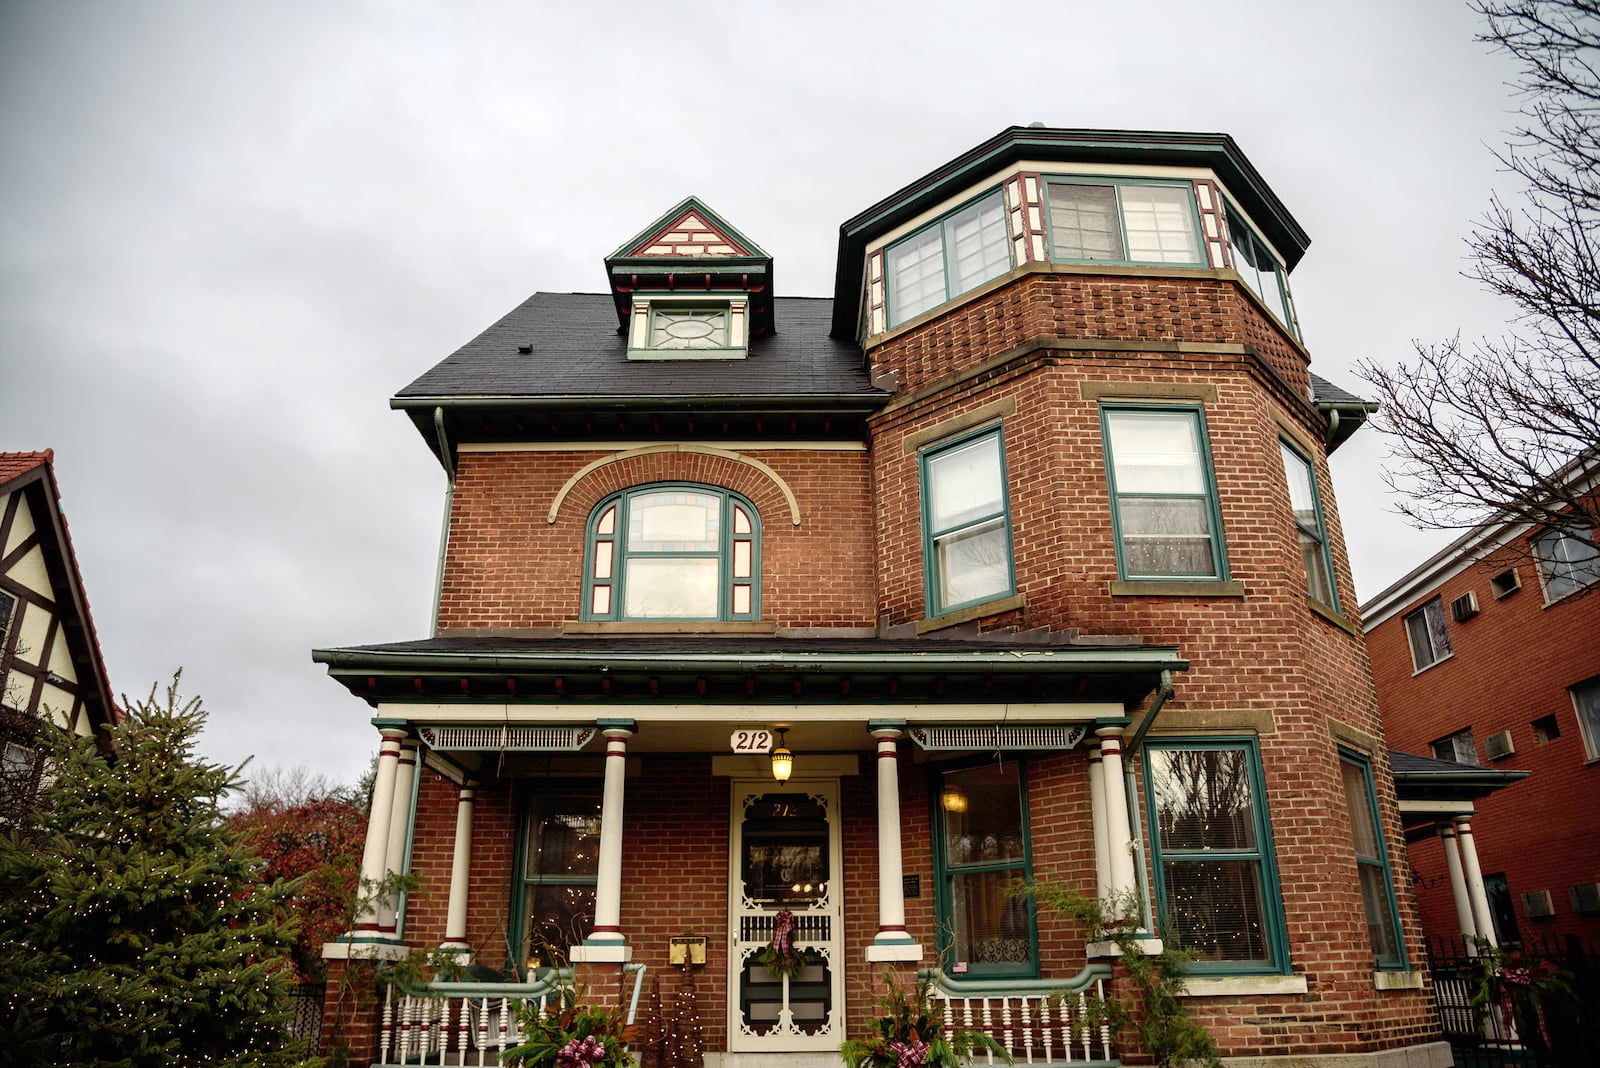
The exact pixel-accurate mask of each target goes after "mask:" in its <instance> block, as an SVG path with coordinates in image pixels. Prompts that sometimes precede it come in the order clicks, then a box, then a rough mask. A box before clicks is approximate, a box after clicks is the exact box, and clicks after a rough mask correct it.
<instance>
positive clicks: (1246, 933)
mask: <svg viewBox="0 0 1600 1068" xmlns="http://www.w3.org/2000/svg"><path fill="white" fill-rule="evenodd" d="M1144 752H1145V769H1146V770H1145V789H1146V791H1147V796H1146V799H1145V803H1146V805H1147V806H1148V808H1149V810H1150V811H1151V812H1152V813H1153V815H1152V817H1151V821H1150V822H1151V828H1150V830H1151V843H1152V846H1153V847H1154V858H1153V859H1154V862H1155V870H1156V902H1157V905H1158V907H1159V910H1160V912H1161V914H1163V915H1165V916H1167V917H1169V918H1170V922H1171V924H1172V927H1173V934H1174V935H1175V936H1176V937H1177V939H1178V941H1179V944H1180V945H1181V946H1182V948H1183V949H1184V950H1186V951H1187V952H1189V953H1191V954H1193V955H1194V968H1195V971H1197V972H1205V971H1213V972H1215V971H1228V972H1245V971H1254V972H1277V971H1286V970H1287V964H1288V960H1287V958H1288V951H1287V949H1286V947H1285V944H1284V938H1283V916H1282V905H1281V903H1280V901H1279V899H1278V893H1277V878H1276V874H1275V872H1274V871H1273V870H1272V869H1273V858H1272V848H1271V838H1270V835H1269V832H1268V828H1267V817H1266V811H1265V805H1264V803H1263V801H1262V793H1261V758H1260V754H1259V752H1258V751H1257V750H1256V746H1255V742H1254V740H1241V741H1215V742H1179V741H1166V740H1163V741H1161V742H1159V743H1149V744H1147V745H1146V746H1145V751H1144Z"/></svg>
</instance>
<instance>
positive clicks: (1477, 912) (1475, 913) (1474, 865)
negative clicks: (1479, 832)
mask: <svg viewBox="0 0 1600 1068" xmlns="http://www.w3.org/2000/svg"><path fill="white" fill-rule="evenodd" d="M1456 839H1457V841H1459V842H1460V843H1461V867H1462V873H1463V874H1464V875H1465V876H1466V882H1467V900H1468V901H1470V902H1471V903H1472V923H1473V925H1474V926H1475V927H1477V928H1478V938H1479V939H1480V940H1481V941H1484V942H1487V943H1489V944H1490V945H1491V946H1497V945H1499V944H1500V943H1499V942H1497V941H1496V940H1495V937H1494V917H1492V916H1490V915H1489V894H1488V892H1487V891H1485V890H1484V888H1483V871H1482V869H1480V868H1479V867H1478V844H1477V842H1475V841H1474V840H1473V837H1472V821H1471V820H1469V819H1467V818H1466V817H1465V816H1457V817H1456Z"/></svg>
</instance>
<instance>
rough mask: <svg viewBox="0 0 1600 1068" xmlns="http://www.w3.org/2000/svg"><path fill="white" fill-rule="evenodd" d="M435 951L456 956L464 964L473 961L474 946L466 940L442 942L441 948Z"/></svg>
mask: <svg viewBox="0 0 1600 1068" xmlns="http://www.w3.org/2000/svg"><path fill="white" fill-rule="evenodd" d="M434 952H435V953H441V954H444V955H446V956H450V957H455V958H456V959H457V960H458V961H460V962H461V963H462V964H471V963H472V947H471V946H469V945H467V944H466V943H465V942H440V943H439V948H438V949H436V950H434Z"/></svg>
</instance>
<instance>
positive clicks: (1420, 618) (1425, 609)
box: [1406, 597, 1454, 671]
mask: <svg viewBox="0 0 1600 1068" xmlns="http://www.w3.org/2000/svg"><path fill="white" fill-rule="evenodd" d="M1406 638H1407V639H1408V640H1409V641H1410V642H1411V664H1412V666H1413V667H1414V668H1416V669H1417V670H1418V671H1421V670H1422V669H1423V668H1428V667H1432V666H1433V665H1435V664H1437V663H1438V662H1439V661H1441V660H1448V659H1449V658H1450V657H1451V656H1453V655H1454V653H1453V651H1452V650H1451V648H1450V624H1449V623H1448V622H1446V620H1445V617H1444V600H1443V599H1442V598H1439V597H1435V598H1433V600H1431V601H1429V602H1428V603H1427V604H1425V605H1423V606H1422V607H1421V608H1419V609H1417V610H1416V611H1415V612H1412V613H1410V614H1409V615H1407V616H1406Z"/></svg>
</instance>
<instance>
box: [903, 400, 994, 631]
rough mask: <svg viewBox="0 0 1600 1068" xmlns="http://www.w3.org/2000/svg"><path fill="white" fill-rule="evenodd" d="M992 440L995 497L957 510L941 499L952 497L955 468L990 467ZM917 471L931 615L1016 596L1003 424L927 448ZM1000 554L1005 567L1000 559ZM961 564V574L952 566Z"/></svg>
mask: <svg viewBox="0 0 1600 1068" xmlns="http://www.w3.org/2000/svg"><path fill="white" fill-rule="evenodd" d="M991 442H992V457H993V465H994V466H993V468H992V470H990V471H989V474H990V475H992V476H993V481H994V494H995V495H994V497H993V498H992V499H991V500H987V501H984V502H982V503H980V504H978V505H975V506H972V507H969V508H964V509H961V510H960V511H953V510H952V509H951V508H949V507H948V505H947V502H944V501H942V500H941V498H942V497H946V496H949V495H950V493H951V490H950V489H945V488H943V487H945V486H946V485H947V484H948V485H950V486H951V487H953V486H954V484H955V483H956V481H957V479H958V478H959V477H960V475H961V473H962V472H961V471H960V469H959V467H958V466H957V465H959V464H960V463H961V462H962V460H963V459H965V460H966V461H967V462H968V464H969V467H968V473H969V475H970V474H971V473H972V472H974V471H976V470H977V469H978V467H979V465H980V464H981V465H982V466H983V467H988V466H989V465H988V462H987V460H988V456H989V454H990V453H991V448H990V443H991ZM947 466H948V468H949V474H948V475H946V474H945V469H946V467H947ZM917 467H918V473H919V481H920V485H921V488H922V560H923V594H924V602H923V603H924V604H925V605H926V615H927V617H928V618H933V617H934V616H941V615H946V614H948V613H950V612H954V611H958V610H960V609H963V608H967V607H971V606H973V605H980V604H984V603H987V602H989V601H996V600H1000V599H1002V598H1005V597H1009V596H1011V595H1012V594H1014V593H1016V592H1017V576H1016V564H1015V558H1014V555H1013V548H1012V541H1011V493H1010V487H1009V481H1010V480H1009V479H1008V478H1007V477H1006V446H1005V434H1004V428H1003V427H1002V426H1001V425H1000V424H994V425H991V426H986V427H982V428H980V429H978V430H975V431H972V432H970V433H966V434H962V435H960V436H959V437H955V438H951V439H949V440H947V441H943V442H940V443H939V444H938V445H935V446H932V447H930V448H927V449H924V450H922V451H921V452H919V453H918V454H917ZM1001 553H1003V555H1004V561H1003V569H1002V566H1001V563H1002V562H1001V561H1000V560H999V559H997V556H998V554H1001ZM985 556H987V559H984V557H985ZM962 557H965V559H964V560H963V559H962ZM958 560H959V561H961V566H962V567H963V568H964V569H966V570H965V571H964V572H963V573H961V574H959V575H958V574H957V569H956V568H955V567H953V566H952V563H954V562H956V561H958ZM974 565H975V566H974Z"/></svg>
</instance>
